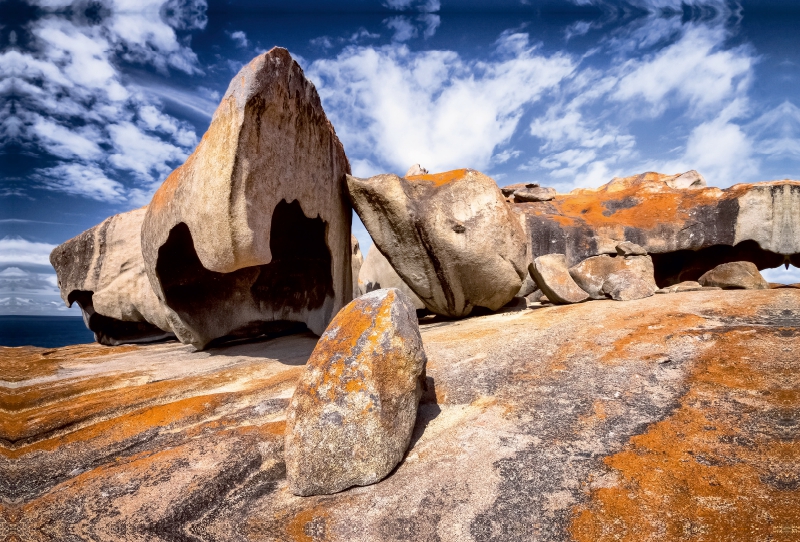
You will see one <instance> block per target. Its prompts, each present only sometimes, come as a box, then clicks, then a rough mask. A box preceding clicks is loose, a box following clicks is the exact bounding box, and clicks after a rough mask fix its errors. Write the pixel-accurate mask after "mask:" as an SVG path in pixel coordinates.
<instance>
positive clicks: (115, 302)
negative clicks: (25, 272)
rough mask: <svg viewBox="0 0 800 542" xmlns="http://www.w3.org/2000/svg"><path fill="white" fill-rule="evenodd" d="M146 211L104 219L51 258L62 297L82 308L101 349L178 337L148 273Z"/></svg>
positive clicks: (69, 303) (67, 302)
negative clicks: (144, 248) (143, 238)
mask: <svg viewBox="0 0 800 542" xmlns="http://www.w3.org/2000/svg"><path fill="white" fill-rule="evenodd" d="M146 212H147V210H146V209H145V208H142V209H136V210H135V211H129V212H127V213H122V214H119V215H114V216H112V217H109V218H107V219H105V220H104V221H103V222H101V223H100V224H98V225H97V226H95V227H93V228H90V229H88V230H86V231H85V232H83V233H81V234H80V235H78V236H77V237H73V238H72V239H70V240H69V241H65V242H64V243H62V244H60V245H59V246H57V247H56V248H55V249H53V252H52V253H51V254H50V263H51V264H52V265H53V267H54V268H55V270H56V275H57V277H58V287H59V290H60V291H61V298H62V299H63V300H64V302H65V303H66V304H67V306H68V307H71V306H72V304H73V303H77V304H78V306H79V307H80V308H81V313H83V320H84V322H85V323H86V327H88V328H89V329H90V330H91V331H92V332H94V336H95V340H96V341H97V342H99V343H100V344H105V345H118V344H123V343H142V342H152V341H159V340H163V339H168V338H172V337H174V335H173V334H172V328H171V327H170V324H169V322H168V321H167V315H166V312H165V311H164V309H163V308H162V306H161V304H160V303H159V301H158V298H157V297H156V295H155V293H154V292H153V288H152V287H151V286H150V281H149V280H148V278H147V274H146V273H145V269H144V260H143V259H142V244H141V229H142V220H144V216H145V213H146Z"/></svg>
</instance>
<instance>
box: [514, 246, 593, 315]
mask: <svg viewBox="0 0 800 542" xmlns="http://www.w3.org/2000/svg"><path fill="white" fill-rule="evenodd" d="M528 269H529V270H530V273H531V277H532V278H533V280H534V281H536V284H537V285H538V286H539V289H540V290H541V291H542V292H543V293H544V295H546V296H547V299H549V300H550V301H552V302H553V303H580V302H581V301H586V300H587V299H589V294H587V293H586V292H585V291H583V290H582V289H581V288H580V286H578V285H577V284H576V283H575V281H574V280H573V279H572V277H571V276H570V274H569V269H567V261H566V259H565V258H564V255H563V254H547V255H545V256H539V257H538V258H536V259H535V260H534V261H533V263H531V264H530V266H528Z"/></svg>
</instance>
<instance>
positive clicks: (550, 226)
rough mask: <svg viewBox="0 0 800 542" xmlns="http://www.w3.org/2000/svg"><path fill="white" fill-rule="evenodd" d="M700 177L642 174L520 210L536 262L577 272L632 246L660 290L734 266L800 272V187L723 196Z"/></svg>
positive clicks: (765, 187)
mask: <svg viewBox="0 0 800 542" xmlns="http://www.w3.org/2000/svg"><path fill="white" fill-rule="evenodd" d="M695 174H696V172H687V173H685V174H683V175H663V174H660V173H652V172H649V173H643V174H641V175H634V176H631V177H626V178H616V179H614V180H612V181H611V182H609V183H608V184H606V185H603V186H601V187H600V188H597V189H576V190H573V191H572V192H570V193H569V194H558V195H557V196H556V197H555V198H554V199H553V200H552V201H548V202H538V203H515V204H514V205H513V207H514V209H515V211H516V212H518V213H520V214H521V215H522V220H523V221H524V223H525V228H526V232H527V236H528V242H529V250H530V257H531V258H536V257H538V256H541V255H543V254H552V253H561V254H565V255H566V258H567V263H568V265H570V266H573V265H576V264H577V263H579V262H581V261H583V260H585V259H586V258H588V257H591V256H596V255H599V254H614V253H615V247H616V246H617V245H618V244H620V243H621V242H623V241H630V242H632V243H636V244H638V245H640V246H642V247H643V248H644V249H645V250H646V251H647V252H648V254H650V255H651V256H652V257H653V264H654V266H655V277H656V282H657V283H658V285H659V286H661V287H664V286H668V285H670V284H677V283H678V282H682V281H685V280H697V279H698V278H699V277H700V275H702V274H703V273H705V272H706V271H709V270H711V269H713V268H714V267H716V266H717V265H719V264H721V263H726V262H731V261H751V262H753V263H755V264H756V265H757V266H758V268H759V269H764V268H769V267H777V266H779V265H781V264H782V263H784V262H791V263H793V264H794V265H800V235H798V233H797V232H800V182H797V181H774V182H763V183H754V184H738V185H735V186H732V187H731V188H727V189H725V190H720V189H718V188H708V187H705V186H702V185H703V184H704V181H702V182H701V181H699V179H700V177H699V174H698V175H695ZM681 187H683V188H681Z"/></svg>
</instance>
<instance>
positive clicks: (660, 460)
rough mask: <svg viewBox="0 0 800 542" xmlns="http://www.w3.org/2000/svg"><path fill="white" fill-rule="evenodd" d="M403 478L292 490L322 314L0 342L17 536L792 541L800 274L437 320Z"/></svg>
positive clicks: (8, 496) (0, 443)
mask: <svg viewBox="0 0 800 542" xmlns="http://www.w3.org/2000/svg"><path fill="white" fill-rule="evenodd" d="M421 330H422V337H423V342H424V346H425V350H426V352H427V355H428V365H427V374H428V385H429V391H428V392H427V393H426V394H425V395H424V396H423V398H422V402H421V404H420V410H419V416H418V419H417V425H416V428H415V432H414V435H413V437H412V444H411V447H410V449H409V452H408V454H407V455H406V457H405V459H404V461H403V462H402V463H401V464H400V465H399V466H398V468H397V469H396V470H395V471H394V472H393V473H392V474H391V475H390V476H389V477H388V478H386V479H385V480H383V481H381V482H380V483H378V484H375V485H373V486H368V487H361V488H354V489H350V490H348V491H345V492H343V493H339V494H336V495H331V496H319V497H305V498H304V497H296V496H294V495H292V494H290V493H289V492H288V491H287V487H286V480H285V469H284V463H283V452H282V446H283V432H284V419H285V418H284V416H285V414H284V412H285V409H286V405H287V403H288V401H289V398H290V397H291V395H292V392H293V389H294V386H295V382H296V381H297V378H298V376H299V374H300V373H301V371H302V370H303V367H302V364H303V363H304V362H305V360H306V359H307V358H308V356H309V355H310V353H311V351H312V349H313V347H314V344H315V338H314V337H313V336H312V335H310V334H305V335H294V336H287V337H282V338H278V339H274V340H272V341H269V342H255V343H247V344H238V345H231V346H226V347H224V348H210V349H209V350H207V351H203V352H195V351H194V349H193V348H192V347H191V346H184V345H180V344H177V343H167V344H157V345H148V346H124V347H103V346H100V345H82V346H73V347H66V348H59V349H42V348H3V349H0V360H1V361H0V409H2V410H0V412H2V417H1V418H0V439H2V440H0V539H3V540H77V539H85V540H119V541H125V540H131V541H133V540H136V541H141V540H154V541H155V540H163V541H167V540H170V541H175V540H259V541H265V540H275V541H278V540H280V541H287V540H289V541H292V540H296V541H301V540H302V541H309V540H312V541H321V540H342V541H361V540H364V541H366V540H370V541H372V540H418V541H426V542H427V541H437V540H439V541H448V542H449V541H462V540H465V541H466V540H473V541H490V540H491V541H501V540H502V541H530V540H576V541H581V542H584V541H586V542H588V541H611V540H624V541H631V542H633V541H637V542H639V541H662V540H671V541H672V540H687V541H689V540H691V541H693V542H698V541H708V542H711V541H727V540H765V541H766V540H770V541H789V540H796V538H797V529H798V525H799V523H798V513H797V510H798V509H800V475H799V474H798V473H800V460H798V458H800V392H798V390H800V371H798V370H797V364H798V358H797V352H798V351H800V291H798V290H797V289H792V288H787V289H774V290H757V291H743V290H740V291H699V292H684V293H675V294H671V295H667V296H653V297H649V298H646V299H641V300H637V301H630V302H624V303H620V302H615V301H610V300H608V301H592V302H588V303H582V304H578V305H567V306H548V307H544V308H541V307H539V308H534V309H526V310H520V311H516V312H506V313H501V314H495V315H490V316H484V317H474V318H469V319H465V320H460V321H447V320H441V319H437V318H433V319H430V318H429V319H425V320H423V323H422V326H421Z"/></svg>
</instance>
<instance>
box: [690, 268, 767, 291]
mask: <svg viewBox="0 0 800 542" xmlns="http://www.w3.org/2000/svg"><path fill="white" fill-rule="evenodd" d="M697 282H699V283H700V284H702V285H703V286H718V287H720V288H723V289H726V290H728V289H744V290H769V282H767V281H766V280H765V279H764V277H762V276H761V273H759V271H758V267H756V266H755V264H754V263H752V262H728V263H723V264H720V265H718V266H717V267H715V268H714V269H712V270H711V271H708V272H707V273H704V274H703V276H702V277H700V279H699V280H698V281H697Z"/></svg>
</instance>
